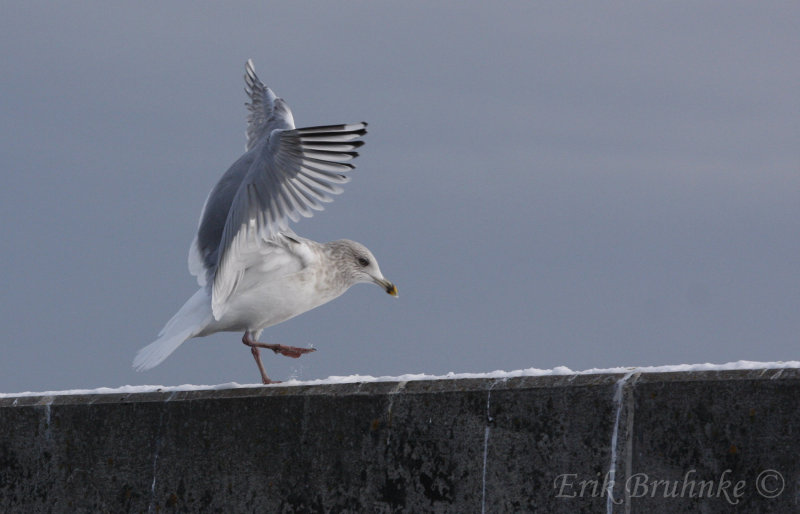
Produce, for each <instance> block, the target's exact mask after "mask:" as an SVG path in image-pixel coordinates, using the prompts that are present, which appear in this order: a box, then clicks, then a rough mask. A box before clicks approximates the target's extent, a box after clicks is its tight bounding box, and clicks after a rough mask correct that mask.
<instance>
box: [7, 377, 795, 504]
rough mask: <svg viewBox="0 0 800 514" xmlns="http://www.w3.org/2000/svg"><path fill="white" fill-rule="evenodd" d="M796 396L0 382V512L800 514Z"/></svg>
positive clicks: (764, 382) (759, 390) (598, 384)
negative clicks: (144, 389)
mask: <svg viewBox="0 0 800 514" xmlns="http://www.w3.org/2000/svg"><path fill="white" fill-rule="evenodd" d="M798 399H800V370H798V369H765V370H748V371H705V372H681V373H646V374H637V373H631V374H627V375H623V374H607V375H603V374H600V375H563V376H544V377H518V378H510V379H460V380H431V381H414V382H407V383H404V382H400V383H397V382H394V383H393V382H373V383H360V384H359V383H354V384H339V385H320V386H296V387H259V388H243V389H228V390H210V391H209V390H206V391H184V392H167V393H158V392H155V393H138V394H103V395H75V396H67V395H65V396H48V397H18V398H4V399H0V511H3V512H34V511H36V512H38V511H42V512H48V511H52V512H145V511H151V512H158V511H160V512H199V511H203V512H205V511H218V512H428V511H437V512H444V511H447V512H481V511H485V512H570V513H572V512H592V513H595V512H606V511H608V510H609V509H611V510H613V511H614V512H670V513H674V512H699V511H702V512H732V511H734V510H737V511H741V512H797V511H798V508H799V507H798V502H799V501H800V459H798V455H800V400H798ZM609 479H615V480H614V481H613V484H614V486H613V488H609V487H608V484H609V482H610V480H609ZM609 490H611V492H612V494H611V496H609V494H608V493H609Z"/></svg>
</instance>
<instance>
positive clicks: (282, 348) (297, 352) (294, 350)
mask: <svg viewBox="0 0 800 514" xmlns="http://www.w3.org/2000/svg"><path fill="white" fill-rule="evenodd" d="M242 342H243V343H244V344H246V345H247V346H249V347H250V352H251V353H252V354H253V358H254V359H255V360H256V364H257V365H258V371H259V372H260V373H261V381H262V382H263V383H265V384H278V383H280V382H279V381H275V380H272V379H270V378H269V377H268V376H267V372H266V371H264V365H263V364H262V363H261V352H260V351H259V348H266V349H267V350H272V351H273V352H275V353H279V354H281V355H285V356H287V357H291V358H293V359H297V358H298V357H300V356H301V355H303V354H306V353H310V352H314V351H316V349H315V348H298V347H296V346H286V345H283V344H268V343H260V342H258V341H254V340H253V338H252V337H251V336H250V331H246V332H245V333H244V336H243V337H242Z"/></svg>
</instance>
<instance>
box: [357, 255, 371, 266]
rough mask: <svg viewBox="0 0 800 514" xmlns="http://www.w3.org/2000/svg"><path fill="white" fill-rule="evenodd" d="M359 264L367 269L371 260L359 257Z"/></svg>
mask: <svg viewBox="0 0 800 514" xmlns="http://www.w3.org/2000/svg"><path fill="white" fill-rule="evenodd" d="M358 264H359V265H361V266H363V267H365V268H366V267H367V266H369V260H367V259H366V258H365V257H359V258H358Z"/></svg>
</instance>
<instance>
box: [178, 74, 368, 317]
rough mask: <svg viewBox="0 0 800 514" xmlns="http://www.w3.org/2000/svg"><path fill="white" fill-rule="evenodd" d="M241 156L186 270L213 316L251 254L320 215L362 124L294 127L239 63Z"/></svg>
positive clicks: (220, 187)
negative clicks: (206, 288) (206, 293)
mask: <svg viewBox="0 0 800 514" xmlns="http://www.w3.org/2000/svg"><path fill="white" fill-rule="evenodd" d="M245 83H246V86H247V87H246V89H245V90H246V91H247V94H248V95H249V97H250V102H249V103H247V108H248V110H249V111H250V113H249V114H248V117H247V121H248V125H247V147H246V148H247V152H246V153H245V154H244V155H243V156H242V157H240V158H239V160H237V161H236V162H235V163H234V164H233V165H232V166H231V167H230V168H229V169H228V171H227V172H226V173H225V174H224V175H223V176H222V178H221V179H220V180H219V182H218V183H217V184H216V186H214V189H212V191H211V193H210V194H209V196H208V199H207V200H206V205H205V208H204V209H203V212H202V214H201V216H200V223H199V226H198V229H197V236H196V237H195V241H194V242H193V243H192V247H191V248H190V251H189V269H190V271H191V272H192V273H194V274H197V275H198V282H200V283H201V285H202V284H210V288H211V293H212V295H211V297H212V302H211V305H212V311H213V313H214V317H215V318H216V319H219V318H220V317H221V316H222V315H223V314H224V312H225V310H226V308H227V307H226V301H227V299H228V298H229V297H230V295H231V294H232V293H233V292H234V291H235V290H236V287H237V285H238V284H239V283H240V282H241V280H242V277H243V276H244V272H245V270H246V269H247V266H249V265H251V264H252V262H251V259H252V256H253V255H254V252H253V250H255V249H257V248H259V247H263V245H264V244H271V243H270V241H274V240H275V237H276V235H277V234H280V233H282V232H285V233H291V231H290V230H289V228H288V220H291V221H295V222H296V221H298V220H299V219H300V217H310V216H312V214H313V211H315V210H317V211H319V210H322V209H323V204H324V203H326V202H330V201H332V198H331V196H332V195H337V194H339V193H341V192H342V188H341V187H340V185H341V184H344V183H346V182H348V181H349V180H350V178H349V177H348V176H347V175H345V173H347V172H349V171H351V170H352V169H353V168H354V166H353V165H352V164H349V163H348V162H347V161H349V160H351V159H353V158H355V157H357V156H358V153H357V152H356V151H355V150H356V149H357V148H359V147H360V146H361V145H363V144H364V142H363V141H360V140H358V139H359V138H360V137H362V136H363V135H364V134H366V126H367V124H366V123H363V122H362V123H353V124H346V125H325V126H319V127H307V128H301V129H295V126H294V119H293V117H292V113H291V110H290V109H289V107H288V105H286V103H285V102H284V101H283V100H282V99H281V98H278V97H277V96H276V95H275V93H273V92H272V91H271V90H270V89H269V88H267V87H266V86H264V84H263V83H262V82H261V81H260V80H259V79H258V76H257V75H256V74H255V70H254V67H253V62H252V61H251V60H248V61H247V64H246V65H245Z"/></svg>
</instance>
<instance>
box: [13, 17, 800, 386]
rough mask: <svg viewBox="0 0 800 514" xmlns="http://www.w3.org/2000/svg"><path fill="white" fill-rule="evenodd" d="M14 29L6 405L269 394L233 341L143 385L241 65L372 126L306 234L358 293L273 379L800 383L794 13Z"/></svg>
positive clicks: (303, 337) (226, 128) (304, 120)
mask: <svg viewBox="0 0 800 514" xmlns="http://www.w3.org/2000/svg"><path fill="white" fill-rule="evenodd" d="M267 4H272V2H269V3H268V2H257V3H253V4H244V3H233V4H227V3H226V4H223V3H191V4H188V3H186V4H181V3H171V4H168V5H164V4H163V3H161V2H152V3H147V2H144V3H142V2H130V3H123V4H122V5H109V4H107V3H104V2H96V3H91V2H80V3H75V2H64V3H54V2H3V3H2V5H1V6H0V65H2V70H3V71H2V74H0V122H1V124H0V162H1V163H2V168H3V184H2V187H0V223H1V224H2V252H1V253H0V259H1V260H0V264H1V265H2V273H0V277H2V278H0V280H1V281H2V283H1V285H2V309H0V326H1V327H2V332H1V334H2V357H1V358H0V391H2V392H15V391H24V390H49V389H69V388H88V387H98V386H109V387H114V386H120V385H125V384H164V385H176V384H184V383H197V384H213V383H224V382H230V381H236V382H240V383H255V382H258V379H259V375H258V371H257V369H256V366H255V364H254V362H253V359H252V357H251V355H250V351H249V350H248V349H247V348H246V347H244V346H243V345H242V344H241V342H240V338H241V334H235V333H227V334H217V335H215V336H212V337H208V338H203V339H194V340H191V341H189V342H187V343H185V344H184V345H183V346H182V347H180V348H179V349H178V351H177V352H176V353H174V354H173V355H172V356H171V357H169V358H168V359H167V360H166V361H165V362H164V363H162V364H161V365H160V366H158V367H157V368H155V369H153V370H151V371H148V372H145V373H136V372H134V371H133V370H132V369H131V361H132V359H133V356H134V354H135V353H136V351H137V350H138V349H139V348H140V347H141V346H144V345H145V344H147V343H149V342H151V341H152V340H153V339H154V338H155V336H156V334H157V333H158V331H159V330H160V329H161V327H162V326H163V324H164V323H165V322H166V321H167V320H168V319H169V318H170V317H171V316H172V315H173V314H174V313H175V312H176V311H177V309H178V308H179V307H180V306H181V305H182V304H183V302H184V301H185V300H186V299H187V298H188V297H189V296H190V295H191V294H192V293H193V292H194V291H195V290H196V283H195V280H194V277H192V276H190V275H189V273H188V271H187V269H186V256H187V252H188V248H189V243H190V242H191V240H192V237H193V234H194V230H195V228H196V224H197V218H198V216H199V213H200V209H201V207H202V204H203V201H204V199H205V197H206V195H207V193H208V191H209V190H210V188H211V187H212V186H213V185H214V183H215V182H216V180H217V179H218V178H219V177H220V175H221V174H222V173H223V172H224V171H225V170H226V169H227V167H228V166H229V165H230V164H231V163H232V162H233V161H234V160H235V159H236V158H238V157H239V155H241V154H242V153H243V151H244V143H245V137H244V129H245V113H246V110H245V107H244V105H243V104H244V102H245V100H246V97H245V94H244V92H243V87H244V83H243V79H242V75H243V72H244V62H245V60H246V59H247V58H248V57H252V58H253V60H254V61H255V64H256V70H257V72H258V73H259V75H260V77H261V79H262V80H263V81H264V82H265V83H266V84H267V85H269V86H270V87H271V88H273V90H274V91H276V93H277V94H278V95H279V96H281V97H283V98H284V99H285V100H286V101H287V102H288V103H289V105H290V106H291V108H292V110H293V112H294V117H295V121H296V123H297V125H298V126H308V125H319V124H329V123H341V122H353V121H361V120H365V121H368V122H369V124H370V125H369V131H370V132H369V134H368V135H367V137H366V141H367V144H366V145H365V146H364V147H363V149H362V150H363V151H362V152H361V157H359V158H358V159H357V161H355V163H356V165H357V169H356V171H355V172H354V174H353V175H354V176H353V181H352V182H351V183H350V184H349V185H348V187H347V190H346V191H345V193H344V194H343V195H342V196H339V197H337V199H336V201H335V202H334V203H332V204H330V205H329V206H328V208H327V209H326V211H324V212H322V213H319V214H317V215H316V216H315V217H314V218H311V219H309V220H303V221H301V222H300V223H298V224H295V225H294V228H295V230H296V231H297V232H298V234H300V235H302V236H305V237H310V238H312V239H316V240H319V241H328V240H332V239H339V238H343V237H346V238H350V239H355V240H357V241H360V242H363V243H364V244H366V245H367V246H368V247H369V248H370V249H371V250H372V251H373V253H375V255H376V257H377V258H378V260H379V262H380V264H381V268H382V270H383V272H384V274H385V275H386V276H387V277H388V278H389V279H391V280H393V281H394V282H395V283H396V284H397V285H398V288H399V291H400V297H399V299H393V298H391V297H389V296H388V295H386V294H385V293H384V292H383V291H381V290H380V289H379V288H377V287H374V286H371V285H359V286H356V287H354V288H353V289H351V290H350V291H349V292H348V293H346V294H345V295H344V296H342V297H341V298H339V299H338V300H336V301H334V302H331V303H329V304H327V305H325V306H323V307H321V308H319V309H316V310H315V311H311V312H309V313H306V314H304V315H302V316H300V317H298V318H295V319H293V320H290V321H288V322H286V323H283V324H281V325H278V326H276V327H272V328H269V329H267V330H265V332H264V335H263V336H262V339H263V340H264V341H269V342H279V343H284V344H290V345H296V346H306V345H308V344H314V345H315V346H316V347H317V348H318V350H319V351H318V352H317V353H315V354H312V355H308V356H305V357H303V358H301V359H299V360H292V359H287V358H284V357H279V356H274V355H272V354H269V355H266V354H265V366H266V369H267V371H268V372H269V373H270V375H271V376H273V377H274V378H276V379H287V378H299V379H315V378H324V377H327V376H329V375H350V374H369V375H398V374H403V373H419V372H425V373H433V374H443V373H446V372H448V371H456V372H479V371H492V370H496V369H506V370H513V369H519V368H528V367H538V368H550V367H554V366H559V365H564V366H568V367H570V368H572V369H576V370H577V369H587V368H595V367H610V366H635V365H661V364H678V363H695V362H715V363H723V362H728V361H735V360H740V359H747V360H758V361H773V360H794V359H798V358H800V66H798V65H797V56H798V55H800V31H798V30H797V28H798V26H800V3H798V2H783V3H782V2H769V3H756V2H727V1H726V2H638V3H617V4H612V3H603V4H602V5H601V4H600V3H596V2H580V3H578V2H575V3H567V2H557V3H533V2H519V3H489V2H475V3H473V4H472V5H467V4H465V3H463V2H458V3H455V2H453V3H427V2H425V3H412V2H403V3H395V4H393V5H388V4H386V3H379V2H374V3H373V2H345V3H342V2H335V3H334V2H285V3H282V4H280V5H267Z"/></svg>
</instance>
